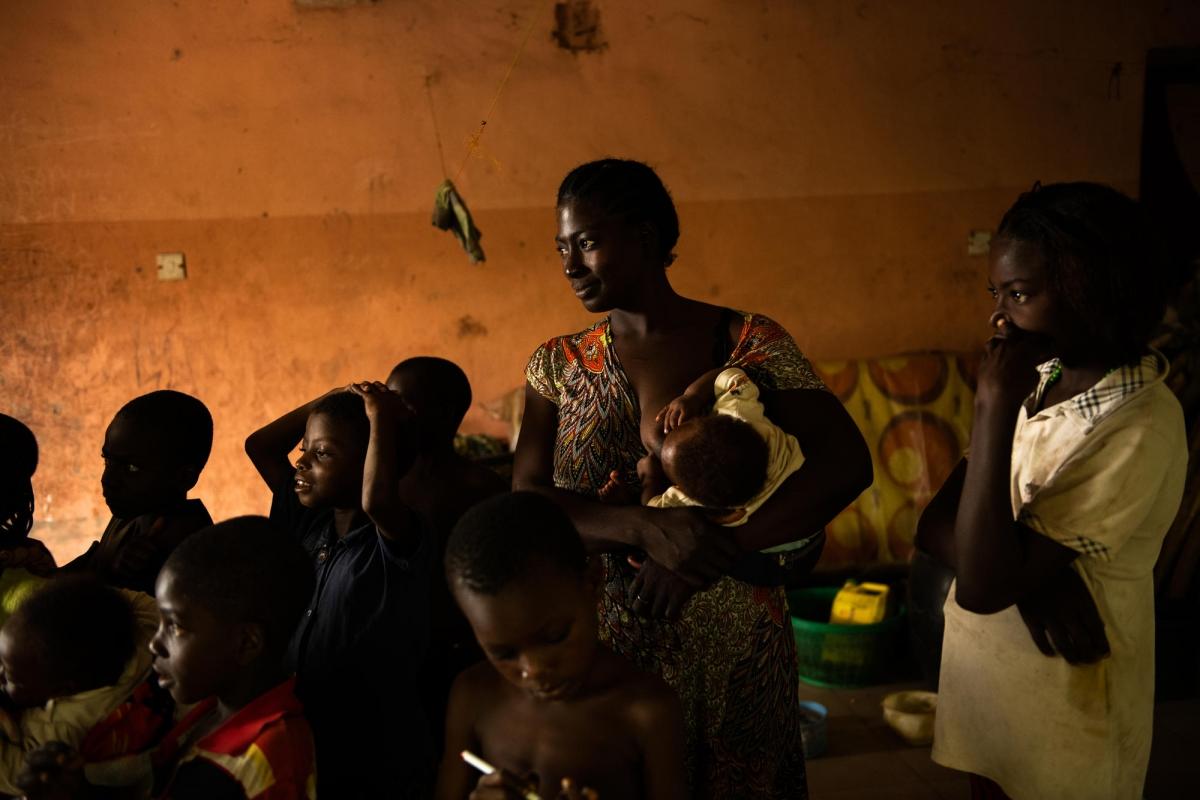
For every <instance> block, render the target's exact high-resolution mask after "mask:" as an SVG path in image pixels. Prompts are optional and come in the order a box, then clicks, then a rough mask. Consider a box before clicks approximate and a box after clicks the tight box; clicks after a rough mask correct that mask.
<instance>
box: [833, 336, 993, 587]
mask: <svg viewBox="0 0 1200 800" xmlns="http://www.w3.org/2000/svg"><path fill="white" fill-rule="evenodd" d="M981 355H982V354H969V355H968V354H953V353H949V354H948V353H922V354H915V355H907V356H898V357H892V358H879V359H864V360H858V361H816V362H813V367H814V368H815V370H816V372H817V374H818V375H820V377H821V379H822V380H824V381H825V385H826V386H828V387H829V390H830V391H831V392H833V393H834V394H835V395H837V398H838V399H839V400H841V401H842V404H843V405H844V406H845V407H846V410H847V411H849V412H850V416H851V417H853V418H854V422H855V423H856V424H857V425H858V428H859V430H860V431H862V434H863V436H864V437H865V438H866V440H867V444H868V446H869V447H870V448H871V459H872V461H873V462H874V466H875V482H874V483H872V484H871V486H870V488H868V489H867V491H865V492H863V494H862V495H861V496H860V497H859V498H858V499H857V500H855V501H854V503H853V504H852V505H851V506H850V507H849V508H847V509H846V510H845V511H843V512H842V513H841V514H839V515H838V516H837V517H835V518H834V520H833V521H832V522H831V523H830V524H829V525H828V527H827V528H826V534H827V537H826V542H825V551H824V553H823V554H822V555H821V562H820V566H821V567H831V568H832V567H842V566H849V565H855V564H870V563H878V562H895V561H899V562H905V561H907V560H908V558H909V556H910V555H911V554H912V546H913V545H912V542H913V535H914V534H915V533H916V530H917V519H918V518H919V517H920V514H921V511H922V510H923V509H924V508H925V506H926V505H927V504H928V503H929V501H930V499H932V497H933V495H934V494H935V493H936V492H937V490H938V488H940V487H941V485H942V483H943V482H944V481H945V480H946V478H947V477H948V476H949V475H950V472H951V471H952V470H953V469H954V466H955V464H957V463H958V460H959V459H960V458H961V457H962V454H963V452H964V451H965V449H966V447H967V442H968V441H969V437H970V432H971V421H972V419H973V412H974V402H975V375H976V372H977V370H978V367H979V360H980V357H981Z"/></svg>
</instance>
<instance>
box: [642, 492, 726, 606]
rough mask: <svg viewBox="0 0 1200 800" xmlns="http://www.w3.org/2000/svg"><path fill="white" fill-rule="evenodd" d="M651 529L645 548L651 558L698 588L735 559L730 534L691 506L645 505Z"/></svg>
mask: <svg viewBox="0 0 1200 800" xmlns="http://www.w3.org/2000/svg"><path fill="white" fill-rule="evenodd" d="M645 513H648V514H650V515H651V516H650V521H651V524H652V526H653V532H652V533H651V534H649V535H647V536H646V537H645V540H646V541H645V542H644V549H645V551H646V553H647V554H648V555H649V556H650V558H652V559H653V560H655V561H657V562H659V564H661V565H662V566H664V567H666V568H667V569H668V570H670V571H671V572H674V573H676V574H677V575H678V576H679V577H680V578H682V579H683V580H685V581H687V582H688V583H690V584H692V585H693V586H695V587H697V588H703V587H705V586H707V585H708V584H710V583H712V582H713V581H715V580H717V579H718V578H720V577H721V576H722V575H724V574H725V573H726V572H728V570H729V568H730V567H731V566H732V565H733V562H734V561H735V560H736V559H737V556H738V553H739V550H738V546H737V543H736V542H734V540H733V537H731V536H729V535H728V533H727V532H726V531H725V530H723V529H722V528H721V527H719V526H717V525H714V524H713V523H712V522H710V521H709V520H708V518H707V517H705V516H704V514H703V512H701V511H699V510H697V509H694V508H664V509H647V510H646V512H645Z"/></svg>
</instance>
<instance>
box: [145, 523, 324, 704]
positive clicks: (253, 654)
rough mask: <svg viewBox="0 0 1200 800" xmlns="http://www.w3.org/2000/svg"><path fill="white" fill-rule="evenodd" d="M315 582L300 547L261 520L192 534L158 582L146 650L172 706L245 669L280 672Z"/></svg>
mask: <svg viewBox="0 0 1200 800" xmlns="http://www.w3.org/2000/svg"><path fill="white" fill-rule="evenodd" d="M313 581H314V578H313V570H312V564H311V563H310V562H309V559H308V556H307V555H306V554H305V552H304V550H303V549H302V548H301V547H300V545H299V544H298V543H297V542H296V541H295V540H293V539H292V538H291V537H290V536H288V535H286V534H285V533H283V532H282V531H279V530H277V529H276V528H275V527H274V526H273V525H272V524H271V523H270V521H269V520H267V519H266V518H265V517H236V518H234V519H230V520H226V521H225V522H221V523H218V524H216V525H213V526H211V527H209V528H205V529H204V530H202V531H198V532H196V533H194V534H192V535H191V536H189V537H188V538H187V539H185V540H184V541H183V542H182V543H181V544H180V545H179V547H177V548H175V551H174V552H173V553H171V556H170V558H168V559H167V563H166V564H164V565H163V568H162V571H161V572H159V574H158V583H157V585H156V587H155V588H156V598H155V599H156V600H157V602H158V610H159V616H160V622H159V626H158V632H157V633H156V634H155V635H154V638H153V639H152V640H151V642H150V652H151V653H153V654H154V671H155V672H157V673H158V676H159V683H160V684H161V685H162V686H163V688H165V689H167V690H169V691H170V692H171V696H172V697H174V698H175V701H176V702H177V703H195V702H197V701H199V700H203V699H204V698H206V697H211V696H217V697H220V696H221V695H222V692H224V691H228V689H229V688H230V687H231V686H235V685H237V684H238V682H239V681H240V680H241V679H242V678H243V677H244V676H245V675H246V674H247V673H248V672H250V671H254V672H266V673H270V672H271V671H272V670H282V663H283V655H284V653H285V651H286V649H287V645H288V642H289V641H290V640H291V637H292V632H293V631H294V630H295V627H296V623H297V622H298V621H299V620H300V615H301V614H302V613H303V611H304V608H305V606H306V605H307V604H308V602H309V601H310V600H311V598H312V591H313Z"/></svg>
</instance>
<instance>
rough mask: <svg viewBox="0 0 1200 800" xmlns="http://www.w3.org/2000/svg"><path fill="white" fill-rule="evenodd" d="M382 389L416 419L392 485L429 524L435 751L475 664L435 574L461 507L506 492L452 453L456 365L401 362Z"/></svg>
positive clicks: (463, 398)
mask: <svg viewBox="0 0 1200 800" xmlns="http://www.w3.org/2000/svg"><path fill="white" fill-rule="evenodd" d="M387 386H388V388H389V389H391V390H392V391H394V392H398V393H399V394H400V396H401V397H402V398H403V399H404V403H405V404H406V405H407V406H408V407H409V408H410V409H411V410H412V412H413V414H414V416H415V418H416V426H417V439H416V459H415V461H414V463H413V466H412V468H411V469H410V470H409V471H408V474H407V475H405V476H404V478H403V479H402V480H401V481H400V494H401V497H402V499H403V500H404V502H405V503H406V504H407V505H408V506H409V507H411V508H414V509H416V510H417V511H419V512H420V513H421V514H423V515H424V516H425V518H426V519H427V520H429V521H430V522H432V523H433V529H434V532H435V533H436V534H437V549H436V551H435V552H434V553H433V554H432V556H433V557H432V558H431V559H430V568H431V569H433V570H435V574H433V575H431V579H430V595H429V606H430V632H429V633H430V636H429V655H428V657H427V658H426V660H425V667H424V669H423V670H422V674H421V677H420V682H421V685H422V687H423V688H424V689H425V692H424V697H425V698H426V704H425V711H426V714H427V715H428V716H429V720H430V723H431V725H432V727H433V734H434V737H435V738H434V742H435V743H437V744H439V745H440V742H441V734H442V725H443V722H444V720H445V716H446V701H447V699H448V698H449V695H450V685H451V684H452V683H453V681H454V677H455V676H456V675H458V673H459V672H461V671H462V670H463V669H464V668H466V667H467V666H469V665H471V664H474V663H475V662H476V661H479V660H480V659H482V658H483V653H482V652H480V650H479V646H478V645H477V644H476V643H475V636H474V634H472V633H471V627H470V625H468V624H467V620H466V618H465V617H463V615H462V612H461V611H459V609H458V606H457V605H456V604H455V602H454V598H452V597H451V596H450V590H449V588H448V587H447V586H446V579H445V576H444V575H443V574H442V570H441V564H442V558H443V556H444V554H445V552H446V541H447V540H448V539H449V538H450V532H451V531H452V530H453V529H454V524H455V523H456V522H458V520H459V518H460V517H461V516H462V515H463V513H464V512H466V510H467V509H469V508H471V507H472V506H474V505H476V504H477V503H479V502H480V501H481V500H484V499H486V498H488V497H491V496H493V495H496V494H500V493H501V492H506V491H508V489H509V486H508V481H506V480H504V479H503V478H501V477H500V476H499V475H497V474H496V473H495V472H493V471H492V470H490V469H488V468H487V467H484V466H482V465H480V464H477V463H475V462H474V461H471V460H469V459H466V458H463V457H462V456H461V455H459V454H458V453H457V452H455V450H454V436H455V434H456V433H457V432H458V426H459V425H461V424H462V420H463V417H464V416H465V415H466V413H467V410H468V409H470V407H471V384H470V383H469V382H468V380H467V376H466V374H465V373H464V372H463V371H462V370H461V369H460V368H459V367H458V365H457V364H455V363H454V362H452V361H447V360H446V359H444V358H436V357H433V356H418V357H415V358H409V359H405V360H404V361H401V362H400V363H399V364H397V365H396V366H395V367H394V368H393V369H392V372H391V374H390V375H388V379H387Z"/></svg>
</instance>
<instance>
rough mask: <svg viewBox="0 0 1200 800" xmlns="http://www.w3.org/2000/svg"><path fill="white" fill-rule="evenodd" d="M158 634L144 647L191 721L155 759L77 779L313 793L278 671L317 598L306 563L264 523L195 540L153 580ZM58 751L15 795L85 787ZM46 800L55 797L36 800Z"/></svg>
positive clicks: (301, 734) (179, 788)
mask: <svg viewBox="0 0 1200 800" xmlns="http://www.w3.org/2000/svg"><path fill="white" fill-rule="evenodd" d="M157 588H158V594H157V601H158V611H159V616H160V622H159V626H158V631H157V633H155V635H154V638H153V639H152V640H151V641H150V646H149V651H150V653H152V654H153V656H154V660H153V669H154V672H155V673H156V674H157V676H158V681H159V683H160V685H161V686H162V687H163V688H165V689H166V690H168V691H169V692H170V694H171V696H172V697H173V698H174V699H175V701H176V702H177V703H178V704H179V705H180V706H181V707H187V706H191V708H190V710H188V712H187V714H186V716H184V718H183V719H182V720H181V721H180V722H179V723H178V725H176V726H175V727H174V728H173V729H172V730H171V731H170V732H169V733H168V734H166V736H165V737H164V738H163V739H162V741H161V742H159V743H157V745H156V747H155V748H154V749H153V750H150V751H147V752H146V753H144V754H143V755H142V756H140V757H138V758H134V759H125V760H122V761H119V762H111V763H108V764H92V765H89V766H87V767H86V768H84V770H83V771H84V773H85V774H86V776H87V777H88V778H89V779H90V780H91V781H92V782H95V783H101V784H108V785H118V784H120V783H122V782H124V783H126V784H133V785H140V786H142V787H143V789H144V790H149V788H150V786H152V785H153V786H154V787H155V788H154V790H153V791H152V794H153V795H154V796H155V797H158V798H201V797H203V798H222V799H223V800H254V799H256V798H257V799H258V800H302V798H310V797H313V796H314V794H315V792H316V771H315V755H314V751H313V740H312V734H311V731H310V730H309V726H308V722H307V721H305V719H304V714H303V708H302V707H301V705H300V701H299V700H298V699H297V698H296V695H295V692H294V687H295V678H294V677H288V674H287V672H286V671H285V669H284V666H283V657H284V653H285V651H286V650H287V646H288V642H289V641H290V640H291V636H292V633H293V631H294V630H295V628H296V623H297V622H298V621H299V619H300V615H301V613H302V612H303V611H304V608H305V607H306V606H307V604H308V601H309V598H310V597H311V596H312V588H313V576H312V568H311V566H310V564H309V560H308V555H307V554H306V553H305V552H304V550H303V549H302V548H301V547H300V546H299V545H298V544H297V543H296V542H295V541H294V540H293V539H292V537H291V536H289V535H287V534H286V533H284V532H282V531H280V530H279V529H277V528H276V527H275V526H273V525H272V524H271V523H270V522H269V521H268V520H267V519H265V518H263V517H238V518H235V519H231V520H227V521H225V522H222V523H219V524H217V525H214V526H212V527H211V528H206V529H204V530H201V531H198V532H197V533H195V534H193V535H192V536H190V537H188V539H187V540H186V541H184V542H183V543H182V544H180V546H179V547H178V548H176V550H175V552H174V553H172V554H171V556H170V557H169V558H168V559H167V563H166V564H165V565H164V566H163V568H162V572H161V573H159V576H158V587H157ZM79 767H80V764H79V763H78V762H77V761H76V762H74V763H72V758H71V754H70V753H69V752H68V751H64V750H63V749H62V748H46V749H43V750H42V751H39V753H38V754H36V755H34V756H31V758H30V769H29V770H27V772H26V774H25V775H24V776H23V777H22V784H23V785H25V786H26V787H27V789H28V790H31V791H32V792H34V797H35V798H36V797H37V794H38V790H39V789H41V788H42V787H44V786H46V785H47V784H51V783H54V782H55V781H57V782H59V783H62V782H64V781H65V782H66V783H67V784H68V785H69V784H70V783H72V782H74V783H75V784H76V788H75V791H74V792H72V793H69V794H68V793H64V794H65V796H71V797H88V796H89V795H88V794H87V792H86V786H79V783H80V782H79V780H78V778H74V779H73V778H72V776H70V775H61V774H56V773H66V772H69V771H70V770H71V769H72V768H75V769H78V768H79ZM42 793H44V794H47V795H48V796H54V795H53V794H52V793H48V792H44V790H43V792H42Z"/></svg>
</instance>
